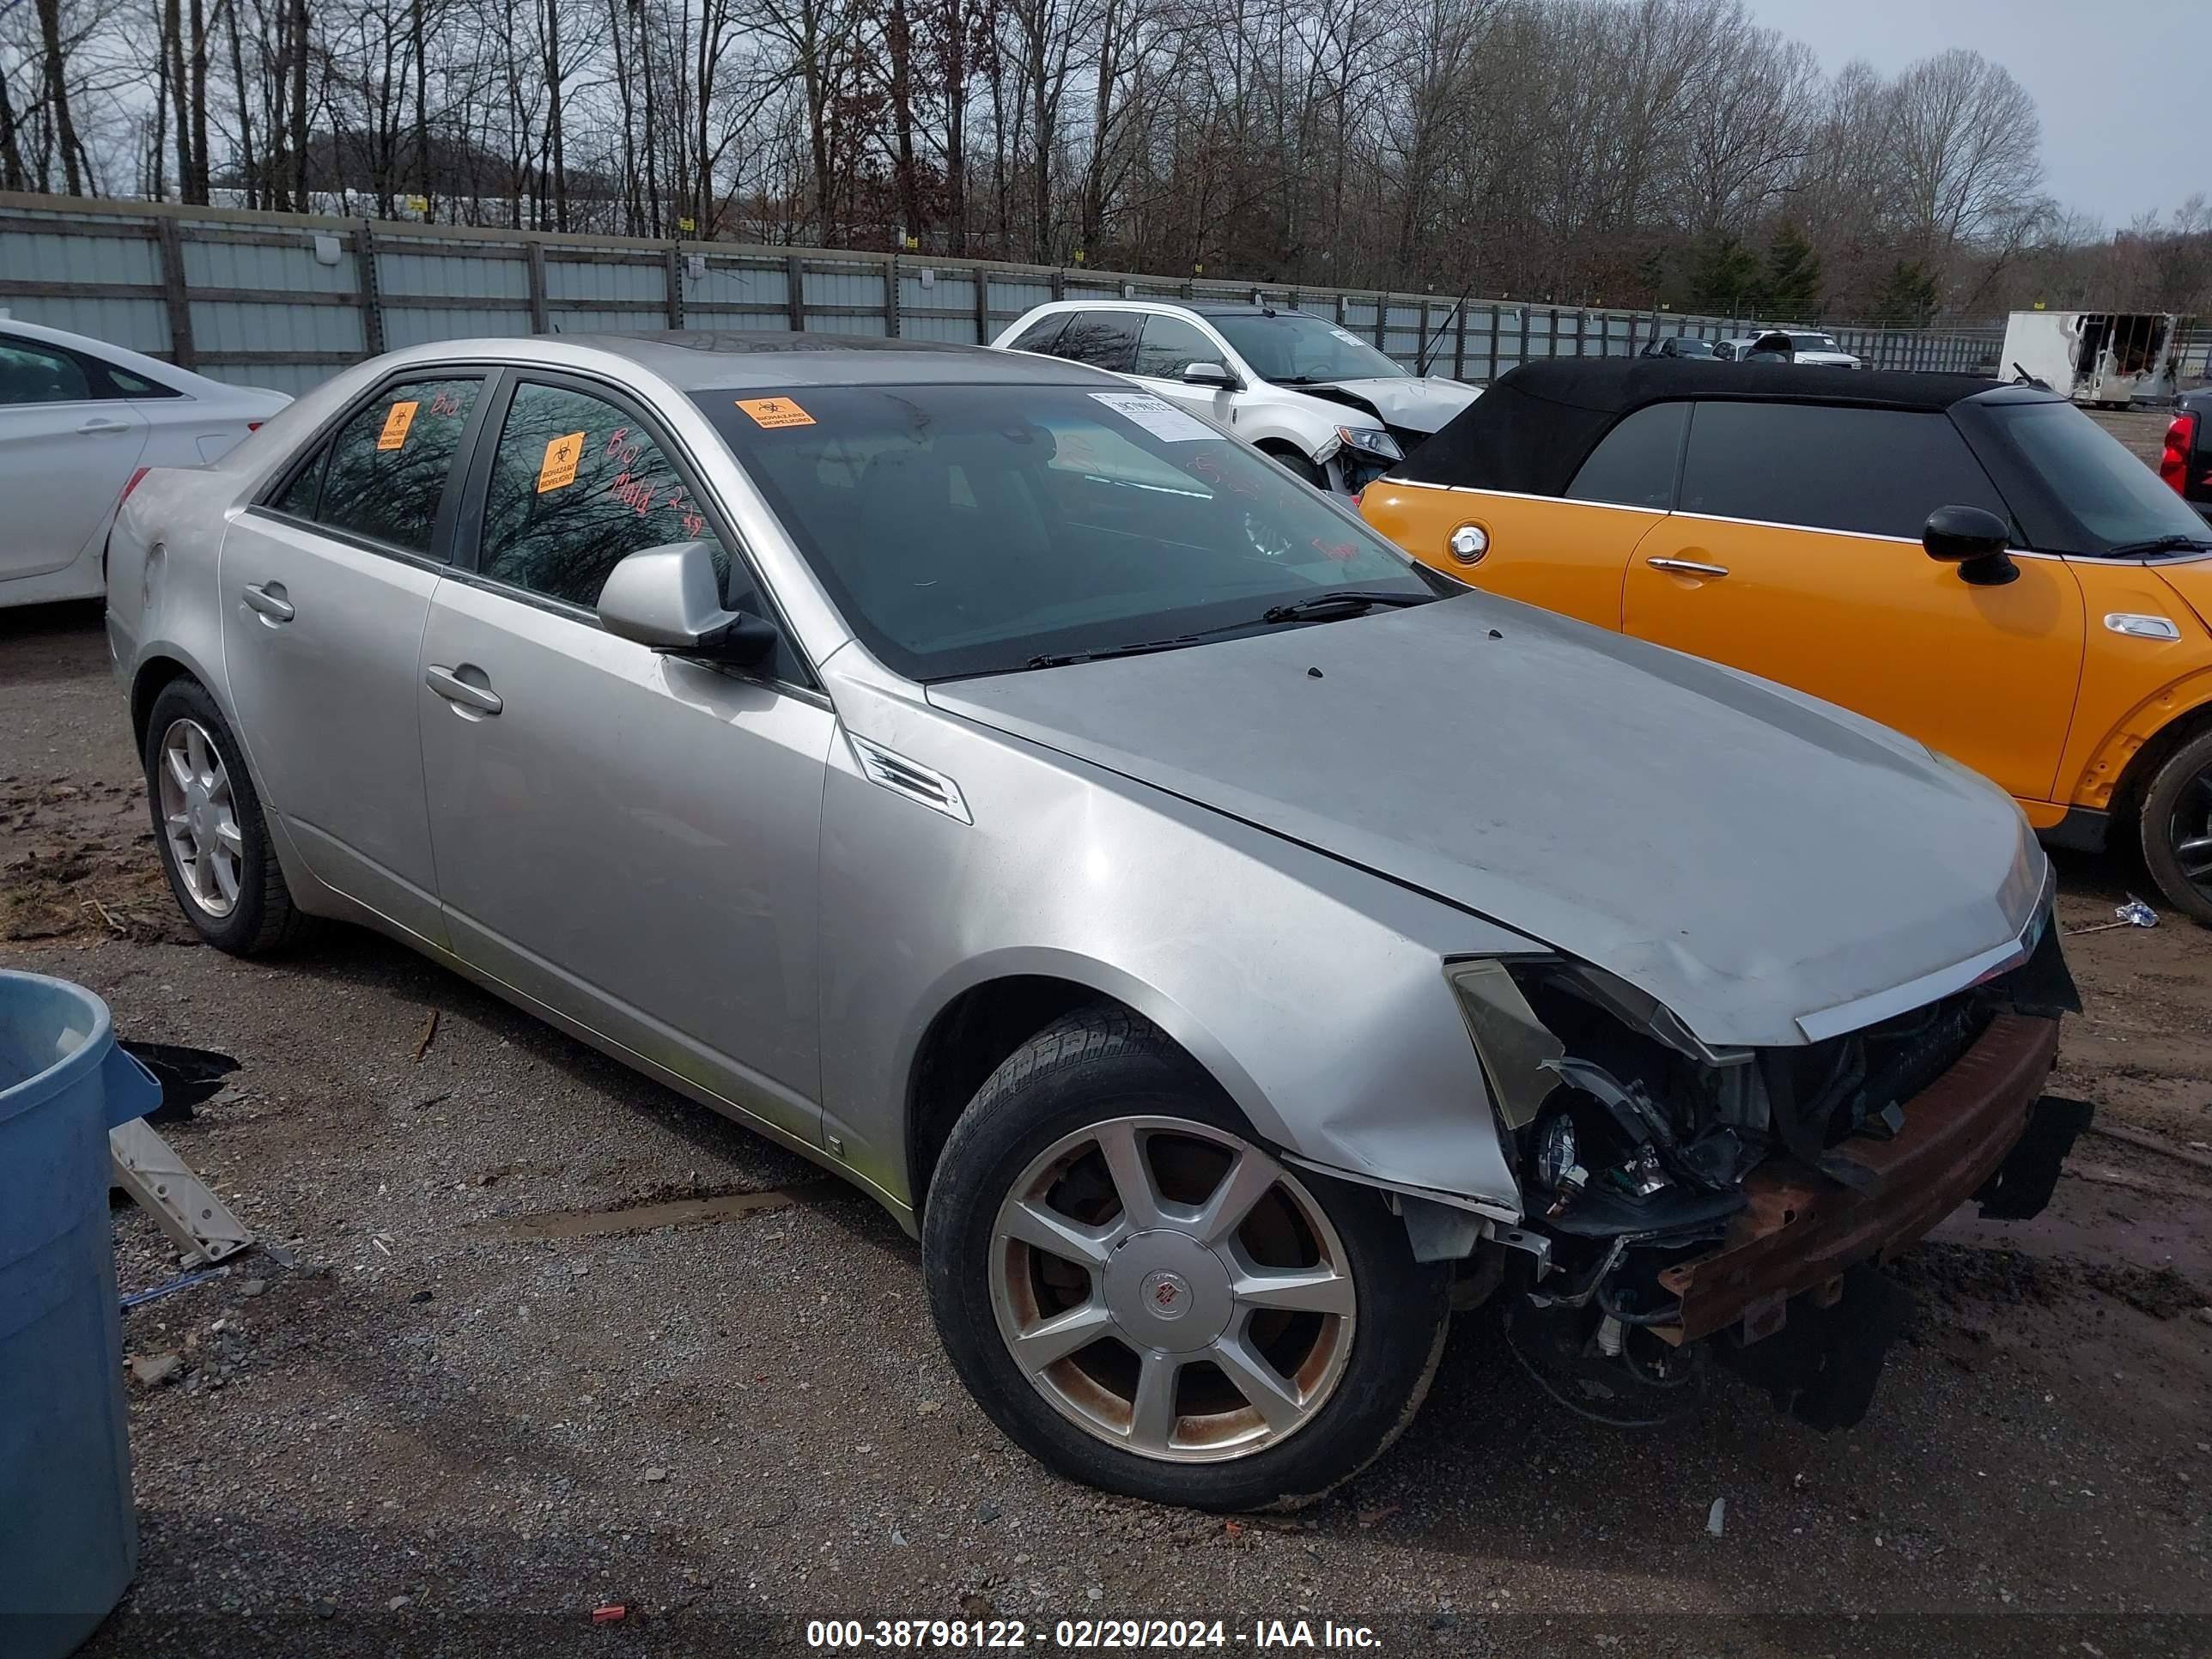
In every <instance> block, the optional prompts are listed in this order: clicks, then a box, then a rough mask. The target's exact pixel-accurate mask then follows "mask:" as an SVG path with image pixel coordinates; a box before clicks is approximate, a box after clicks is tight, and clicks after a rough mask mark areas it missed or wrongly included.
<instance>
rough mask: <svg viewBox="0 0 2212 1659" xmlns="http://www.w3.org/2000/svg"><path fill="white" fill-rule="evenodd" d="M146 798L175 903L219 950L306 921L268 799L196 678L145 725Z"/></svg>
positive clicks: (263, 944) (159, 705)
mask: <svg viewBox="0 0 2212 1659" xmlns="http://www.w3.org/2000/svg"><path fill="white" fill-rule="evenodd" d="M140 758H141V759H142V760H143V762H144V763H145V767H146V799H147V805H148V807H149V810H150V811H151V812H152V814H153V818H154V844H155V847H157V848H160V849H161V868H162V871H163V872H164V873H166V874H167V877H168V878H169V890H170V892H171V893H172V894H173V895H174V896H175V897H176V901H177V908H179V909H180V910H182V911H183V912H184V913H185V921H189V922H191V925H192V930H193V932H195V933H197V934H198V935H199V936H200V937H201V938H202V939H205V940H206V941H207V942H208V943H209V944H210V945H214V946H215V948H216V950H218V951H228V952H229V953H230V954H231V955H233V956H238V957H252V956H259V955H261V954H263V953H264V952H265V951H273V950H276V948H277V947H279V946H280V945H285V944H287V943H289V942H290V941H291V940H292V939H295V938H297V937H298V936H299V934H300V933H301V930H302V927H303V924H304V923H305V921H306V918H305V917H304V916H302V915H301V913H300V911H299V909H298V908H297V907H296V906H295V904H294V903H293V902H292V891H291V889H289V887H287V886H286V885H285V884H284V872H283V870H282V869H280V868H279V867H278V866H277V863H276V854H275V853H274V852H273V851H272V850H271V849H270V845H269V826H268V824H267V823H266V822H265V821H264V819H263V817H262V816H261V798H260V796H259V795H258V794H257V793H255V792H254V788H253V780H252V777H251V776H250V775H248V774H247V772H246V759H245V756H244V754H243V753H242V752H241V750H240V747H239V743H238V738H236V736H235V735H234V734H233V732H231V729H230V724H229V722H228V721H227V720H224V719H223V717H222V710H221V709H220V708H216V702H215V699H214V698H213V697H211V696H209V695H208V693H207V689H206V688H205V687H204V686H203V685H201V684H199V682H197V680H191V679H177V680H172V681H171V682H170V683H169V684H167V685H166V686H164V687H162V689H161V695H160V696H156V697H155V699H154V708H153V711H152V713H151V714H149V717H148V719H147V721H146V747H145V752H144V753H143V755H142V756H141V757H140Z"/></svg>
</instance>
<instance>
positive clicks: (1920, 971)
mask: <svg viewBox="0 0 2212 1659" xmlns="http://www.w3.org/2000/svg"><path fill="white" fill-rule="evenodd" d="M930 697H931V700H932V701H933V702H934V703H936V704H937V705H938V706H939V707H940V708H945V709H946V710H948V711H950V712H951V713H954V714H959V715H962V716H964V717H965V718H967V719H969V720H975V721H978V722H981V724H983V725H986V726H993V727H995V728H997V729H999V730H1000V731H1003V732H1008V733H1011V734H1012V735H1014V736H1017V737H1019V738H1024V739H1027V740H1028V741H1030V742H1032V743H1036V744H1043V745H1046V746H1048V747H1050V748H1052V749H1055V750H1060V751H1061V752H1063V753H1066V754H1068V755H1071V756H1074V757H1079V758H1080V759H1082V760H1085V761H1087V762H1090V763H1093V764H1095V765H1098V766H1102V767H1107V768H1110V769H1113V770H1114V771H1115V772H1118V773H1121V774H1123V775H1126V776H1128V777H1131V778H1134V779H1138V780H1140V781H1143V782H1146V783H1147V784H1151V785H1152V786H1155V787H1158V788H1160V789H1164V790H1167V791H1170V792H1171V793H1175V794H1176V795H1180V796H1182V797H1184V798H1185V799H1189V800H1193V801H1195V802H1198V803H1200V804H1202V805H1206V806H1209V807H1212V808H1213V809H1215V810H1217V811H1221V812H1225V813H1227V814H1229V815H1231V817H1237V818H1240V819H1243V820H1244V821H1246V822H1248V823H1254V824H1256V825H1259V826H1261V827H1262V828H1264V829H1269V830H1272V831H1273V832H1274V833H1276V834H1279V835H1281V836H1287V837H1289V838H1290V839H1291V840H1293V841H1297V842H1302V843H1304V844H1305V845H1307V846H1310V847H1312V848H1317V849H1319V850H1321V851H1322V852H1325V853H1328V854H1332V855H1334V856H1335V857H1337V858H1340V859H1342V860H1346V861H1347V862H1350V863H1352V864H1355V865H1358V866H1363V867H1364V868H1366V869H1368V870H1370V871H1372V872H1376V874H1378V875H1381V876H1383V877H1385V878H1389V879H1391V880H1394V881H1397V882H1400V883H1401V884H1406V885H1407V886H1411V887H1414V888H1417V889H1419V890H1424V891H1425V892H1428V893H1430V894H1431V895H1433V896H1436V897H1437V898H1440V899H1443V900H1444V901H1447V902H1450V903H1453V904H1455V905H1458V906H1460V907H1462V908H1465V909H1468V910H1470V911H1473V912H1475V913H1477V914H1479V915H1483V916H1486V917H1487V918H1490V919H1492V921H1498V922H1500V923H1503V924H1504V925H1505V926H1507V927H1511V928H1513V929H1516V930H1517V931H1519V932H1521V933H1525V934H1527V935H1528V936H1529V937H1531V938H1534V939H1539V940H1541V941H1542V942H1543V943H1545V944H1546V945H1550V946H1552V947H1553V948H1555V949H1557V950H1559V951H1565V952H1566V953H1568V954H1570V955H1572V956H1575V957H1580V958H1582V959H1583V960H1584V961H1587V962H1590V963H1595V964H1596V965H1598V966H1600V967H1602V968H1605V969H1609V970H1610V971H1612V972H1613V973H1615V974H1617V975H1620V977H1622V978H1623V979H1626V980H1627V981H1630V982H1631V983H1632V984H1633V985H1635V986H1637V987H1639V988H1641V989H1642V990H1644V991H1645V992H1647V993H1648V994H1650V995H1652V996H1655V997H1657V998H1658V999H1659V1000H1661V1001H1662V1002H1664V1003H1665V1004H1667V1005H1668V1006H1669V1007H1670V1008H1672V1009H1673V1010H1674V1012H1675V1013H1676V1014H1677V1015H1678V1016H1679V1017H1680V1018H1681V1019H1682V1021H1683V1022H1684V1023H1685V1024H1686V1025H1687V1026H1688V1027H1689V1028H1690V1029H1691V1030H1692V1031H1694V1032H1696V1033H1697V1035H1698V1036H1700V1037H1702V1038H1703V1039H1704V1040H1705V1042H1709V1043H1713V1044H1762V1045H1764V1044H1795V1043H1802V1042H1806V1041H1808V1038H1809V1037H1811V1036H1820V1035H1826V1034H1827V1033H1828V1032H1829V1031H1831V1030H1848V1029H1851V1028H1852V1027H1853V1026H1854V1025H1855V1024H1868V1023H1871V1022H1872V1021H1873V1020H1874V1019H1875V1018H1881V1017H1882V1016H1883V1015H1884V1014H1886V1013H1889V1012H1900V1011H1901V1010H1899V1009H1894V1008H1891V1009H1876V1010H1873V1011H1870V1012H1866V1013H1865V1014H1864V1017H1863V1018H1858V1017H1857V1012H1856V1011H1854V1010H1853V1009H1852V1007H1851V1005H1854V1004H1857V1003H1859V1002H1861V1001H1862V1000H1864V999H1868V998H1872V997H1878V996H1881V995H1882V994H1885V993H1890V992H1894V991H1897V990H1899V988H1900V987H1913V997H1914V1000H1917V1001H1922V1002H1924V1001H1930V1000H1934V999H1935V998H1936V996H1938V995H1941V994H1945V993H1947V992H1948V991H1950V990H1953V989H1956V988H1958V987H1959V986H1960V985H1961V984H1964V983H1966V982H1967V981H1969V980H1971V979H1972V977H1974V976H1975V975H1976V973H1977V972H1978V969H1977V968H1973V967H1970V966H1968V964H1971V963H1973V962H1974V959H1975V958H1977V957H1982V956H1985V955H1987V953H1989V952H1991V951H2000V952H2002V951H2003V949H2004V948H2005V947H2006V946H2007V945H2008V944H2010V943H2011V942H2012V941H2013V940H2015V939H2017V938H2018V937H2019V935H2020V934H2021V932H2022V930H2023V929H2024V928H2025V927H2027V924H2028V923H2029V922H2030V921H2032V920H2033V916H2034V915H2035V911H2036V907H2037V904H2038V902H2039V900H2040V898H2041V896H2042V892H2043V888H2044V884H2045V879H2046V873H2047V867H2046V866H2045V860H2044V857H2043V854H2042V852H2041V850H2040V849H2039V848H2037V847H2036V845H2035V844H2034V842H2033V838H2032V837H2031V836H2029V835H2028V833H2027V826H2026V823H2025V821H2024V820H2023V819H2022V818H2021V814H2020V812H2019V810H2018V809H2017V808H2016V807H2015V806H2014V805H2013V804H2012V802H2011V801H2010V800H2009V799H2007V798H2006V797H2005V796H2004V795H2003V794H2002V793H2000V792H1999V791H1998V790H1997V789H1996V787H1994V786H1992V785H1990V784H1988V783H1985V782H1984V781H1981V780H1980V779H1978V778H1976V777H1974V776H1973V775H1971V774H1969V773H1966V772H1965V771H1963V770H1961V769H1957V768H1954V767H1953V766H1951V765H1948V763H1943V762H1941V761H1939V760H1937V759H1936V757H1934V756H1932V755H1931V754H1930V753H1929V750H1926V749H1925V748H1924V747H1923V746H1922V745H1921V744H1917V743H1914V742H1912V741H1911V740H1910V739H1909V738H1903V737H1900V736H1899V735H1898V734H1897V733H1895V732H1890V731H1888V730H1887V729H1885V728H1883V727H1881V726H1875V724H1873V723H1872V722H1871V721H1868V720H1862V719H1860V718H1859V717H1858V716H1857V715H1854V714H1846V713H1844V711H1843V710H1841V709H1838V708H1831V707H1830V706H1828V705H1826V704H1825V703H1820V702H1815V701H1814V700H1813V699H1811V698H1808V697H1805V696H1800V695H1799V694H1797V693H1796V692H1793V691H1790V690H1785V689H1784V688H1783V687H1780V686H1777V685H1773V684H1769V683H1768V682H1766V681H1764V680H1757V679H1753V678H1750V677H1749V676H1747V675H1743V674H1739V673H1737V672H1735V671H1733V670H1730V669H1725V668H1721V667H1718V666H1716V665H1712V664H1710V663H1706V662H1702V661H1699V660H1698V659H1694V658H1690V657H1686V656H1682V655H1680V654H1678V653H1674V652H1671V651H1667V650H1663V649H1661V648H1659V647H1655V646H1650V645H1647V644H1644V642H1642V641H1636V640H1632V639H1627V638H1625V637H1623V636H1620V635H1613V634H1608V633H1603V632H1601V631H1599V630H1597V629H1591V628H1588V627H1585V626H1583V624H1581V623H1575V622H1571V621H1569V620H1568V619H1566V618H1565V617H1557V616H1554V615H1553V614H1551V613H1549V612H1547V611H1537V610H1534V609H1531V608H1528V607H1527V606H1523V605H1516V604H1513V603H1511V602H1510V601H1506V600H1501V599H1493V598H1491V597H1490V596H1487V595H1480V594H1474V595H1468V596H1465V597H1462V598H1457V599H1448V600H1443V601H1440V602H1437V603H1435V604H1431V605H1419V606H1415V607H1413V608H1410V609H1407V610H1403V611H1392V612H1380V613H1375V614H1370V615H1369V616H1366V617H1357V618H1353V619H1352V620H1349V621H1344V622H1337V623H1325V624H1320V625H1315V626H1310V627H1303V628H1300V627H1286V628H1282V629H1277V630H1275V631H1273V632H1271V633H1268V634H1265V635H1256V636H1253V637H1249V638H1245V639H1239V640H1234V641H1225V642H1223V643H1220V644H1216V645H1206V646H1197V647H1189V648H1186V649H1182V650H1176V651H1168V652H1162V653H1155V654H1150V655H1145V656H1139V657H1128V658H1121V659H1109V660H1106V661H1103V662H1096V663H1086V664H1079V665H1073V666H1069V667H1062V668H1050V669H1040V670H1036V671H1030V672H1027V673H1018V674H1007V675H1001V676H997V677H994V678H983V679H975V680H967V681H959V682H953V683H947V684H938V685H935V686H933V687H932V688H931V690H930ZM1983 965H1984V966H1986V965H1987V964H1983ZM1946 981H1948V982H1946ZM1801 1019H1802V1020H1804V1021H1805V1022H1806V1024H1803V1025H1801V1024H1799V1021H1800V1020H1801Z"/></svg>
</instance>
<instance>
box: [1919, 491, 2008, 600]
mask: <svg viewBox="0 0 2212 1659" xmlns="http://www.w3.org/2000/svg"><path fill="white" fill-rule="evenodd" d="M2011 540H2012V531H2011V529H2010V527H2009V526H2007V525H2006V523H2005V521H2004V520H2002V519H2000V518H1999V517H1997V515H1996V513H1992V512H1990V511H1989V510H1988V509H1987V508H1986V507H1937V508H1936V510H1935V511H1934V512H1933V513H1929V515H1928V525H1927V527H1926V528H1925V529H1923V531H1922V532H1920V544H1921V546H1923V547H1924V548H1926V549H1927V550H1928V556H1929V558H1931V559H1936V560H1938V561H1940V562H1942V563H1944V564H1955V565H1957V566H1958V567H1959V577H1960V580H1962V581H1966V582H1971V583H1972V584H1973V585H1974V586H1977V587H2002V586H2004V585H2005V584H2006V583H2007V582H2008V581H2014V580H2018V578H2019V576H2020V567H2019V566H2018V565H2016V564H2015V563H2014V562H2012V556H2011V555H2010V554H2009V553H2008V552H2006V551H2005V548H2006V544H2008V543H2009V542H2010V541H2011Z"/></svg>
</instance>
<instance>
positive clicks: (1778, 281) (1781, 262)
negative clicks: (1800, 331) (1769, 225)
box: [1766, 219, 1820, 321]
mask: <svg viewBox="0 0 2212 1659" xmlns="http://www.w3.org/2000/svg"><path fill="white" fill-rule="evenodd" d="M1766 308H1767V309H1768V310H1770V311H1771V312H1773V313H1776V315H1777V317H1778V319H1801V320H1808V321H1809V320H1810V319H1812V318H1814V317H1815V316H1818V315H1819V314H1820V255H1819V254H1818V253H1816V252H1814V251H1813V245H1812V244H1811V243H1810V242H1808V241H1807V240H1805V234H1804V233H1803V232H1802V231H1801V230H1799V229H1798V228H1797V227H1796V225H1795V224H1793V223H1791V222H1790V221H1789V220H1787V219H1784V221H1783V222H1782V223H1781V224H1780V225H1779V226H1778V227H1777V228H1776V229H1775V232H1774V240H1772V241H1771V242H1770V243H1769V244H1768V245H1767V248H1766Z"/></svg>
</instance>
